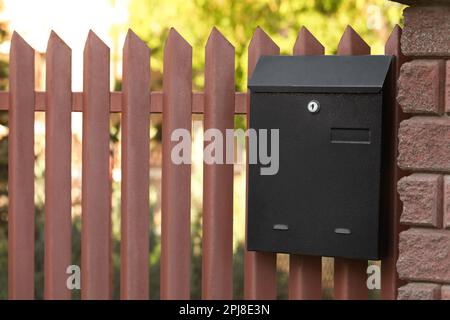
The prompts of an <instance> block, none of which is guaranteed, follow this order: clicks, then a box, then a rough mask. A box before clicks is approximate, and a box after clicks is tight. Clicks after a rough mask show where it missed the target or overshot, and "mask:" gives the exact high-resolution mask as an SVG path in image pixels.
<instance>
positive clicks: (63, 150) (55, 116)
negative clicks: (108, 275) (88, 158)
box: [44, 31, 72, 300]
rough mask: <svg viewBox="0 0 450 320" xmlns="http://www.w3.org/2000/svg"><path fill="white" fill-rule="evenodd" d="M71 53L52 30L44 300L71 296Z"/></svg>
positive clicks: (47, 65) (48, 52) (47, 56)
mask: <svg viewBox="0 0 450 320" xmlns="http://www.w3.org/2000/svg"><path fill="white" fill-rule="evenodd" d="M71 59H72V52H71V49H70V48H69V47H68V46H67V45H66V44H65V43H64V42H63V41H62V40H61V39H60V38H59V37H58V35H57V34H56V33H55V32H53V31H52V33H51V35H50V39H49V41H48V46H47V55H46V68H47V71H46V92H47V94H46V105H47V109H46V111H47V112H46V113H45V168H46V170H45V226H44V227H45V256H44V272H45V284H44V297H45V299H58V300H60V299H70V296H71V292H70V290H69V289H68V288H67V286H66V280H67V274H66V269H67V267H68V266H69V265H70V264H71V252H72V249H71V247H72V243H71V232H72V219H71V210H72V200H71V188H72V184H71V144H72V132H71V112H72V91H71V90H72V88H71V79H72V71H71V68H72V63H71Z"/></svg>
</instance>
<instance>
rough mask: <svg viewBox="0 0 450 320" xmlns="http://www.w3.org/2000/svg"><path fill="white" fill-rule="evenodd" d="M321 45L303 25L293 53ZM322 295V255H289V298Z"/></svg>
mask: <svg viewBox="0 0 450 320" xmlns="http://www.w3.org/2000/svg"><path fill="white" fill-rule="evenodd" d="M324 53H325V48H324V47H323V45H322V44H321V43H320V42H319V41H318V40H317V39H316V38H315V37H314V36H313V35H312V34H311V33H310V32H309V30H308V29H306V28H305V27H303V28H302V29H301V30H300V32H299V34H298V37H297V40H296V41H295V45H294V50H293V54H294V55H323V54H324ZM321 296H322V257H315V256H305V255H293V254H291V255H290V256H289V299H292V300H294V299H308V300H311V299H314V300H318V299H320V298H321Z"/></svg>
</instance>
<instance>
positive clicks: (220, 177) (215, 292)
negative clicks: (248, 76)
mask: <svg viewBox="0 0 450 320" xmlns="http://www.w3.org/2000/svg"><path fill="white" fill-rule="evenodd" d="M204 97H205V108H204V111H205V118H204V123H205V124H204V128H205V131H206V130H208V129H210V128H213V129H218V130H220V132H221V133H222V135H223V137H225V136H226V129H233V128H234V47H233V46H232V45H231V44H230V43H229V42H228V40H227V39H225V38H224V37H223V35H222V34H221V33H220V32H219V31H218V30H217V29H216V28H213V30H212V31H211V34H210V36H209V39H208V42H207V44H206V51H205V95H204ZM215 143H217V141H215ZM223 143H224V145H223V152H222V154H223V155H224V159H223V160H225V158H226V156H225V155H226V151H227V148H226V146H225V141H223ZM207 144H209V143H205V147H206V145H207ZM224 162H225V161H224ZM202 221H203V223H202V224H203V247H202V249H203V261H202V263H203V268H202V296H203V298H204V299H231V298H232V297H233V164H225V163H224V164H207V163H204V165H203V220H202Z"/></svg>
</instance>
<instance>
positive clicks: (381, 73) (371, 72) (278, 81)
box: [248, 55, 393, 93]
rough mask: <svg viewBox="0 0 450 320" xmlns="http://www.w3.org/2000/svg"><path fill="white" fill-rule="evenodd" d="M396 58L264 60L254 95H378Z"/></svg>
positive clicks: (258, 67) (251, 86) (253, 83)
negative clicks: (298, 93) (260, 93)
mask: <svg viewBox="0 0 450 320" xmlns="http://www.w3.org/2000/svg"><path fill="white" fill-rule="evenodd" d="M392 59H393V57H392V56H387V55H378V56H376V55H366V56H262V57H260V59H259V60H258V63H257V65H256V67H255V70H254V71H253V74H252V77H251V79H250V81H249V85H248V87H249V89H250V90H251V91H252V92H253V93H256V92H293V93H295V92H302V93H378V92H380V91H381V90H382V89H383V85H384V83H385V81H386V76H387V74H388V71H389V67H390V65H391V62H392Z"/></svg>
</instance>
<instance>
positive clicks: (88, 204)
mask: <svg viewBox="0 0 450 320" xmlns="http://www.w3.org/2000/svg"><path fill="white" fill-rule="evenodd" d="M109 59H110V58H109V48H108V47H107V46H106V45H105V44H104V43H103V42H102V41H101V40H100V38H98V36H97V35H96V34H95V33H93V32H92V31H90V32H89V35H88V39H87V41H86V46H85V49H84V74H83V78H84V81H83V90H84V93H83V106H84V108H83V156H82V235H81V271H82V277H81V279H82V285H81V297H82V298H83V299H109V298H110V288H111V283H110V280H111V278H110V272H111V268H110V264H111V262H110V238H111V216H110V208H111V200H110V199H111V195H110V191H111V189H110V177H109V171H110V170H109V111H110V110H109V106H110V94H109Z"/></svg>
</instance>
